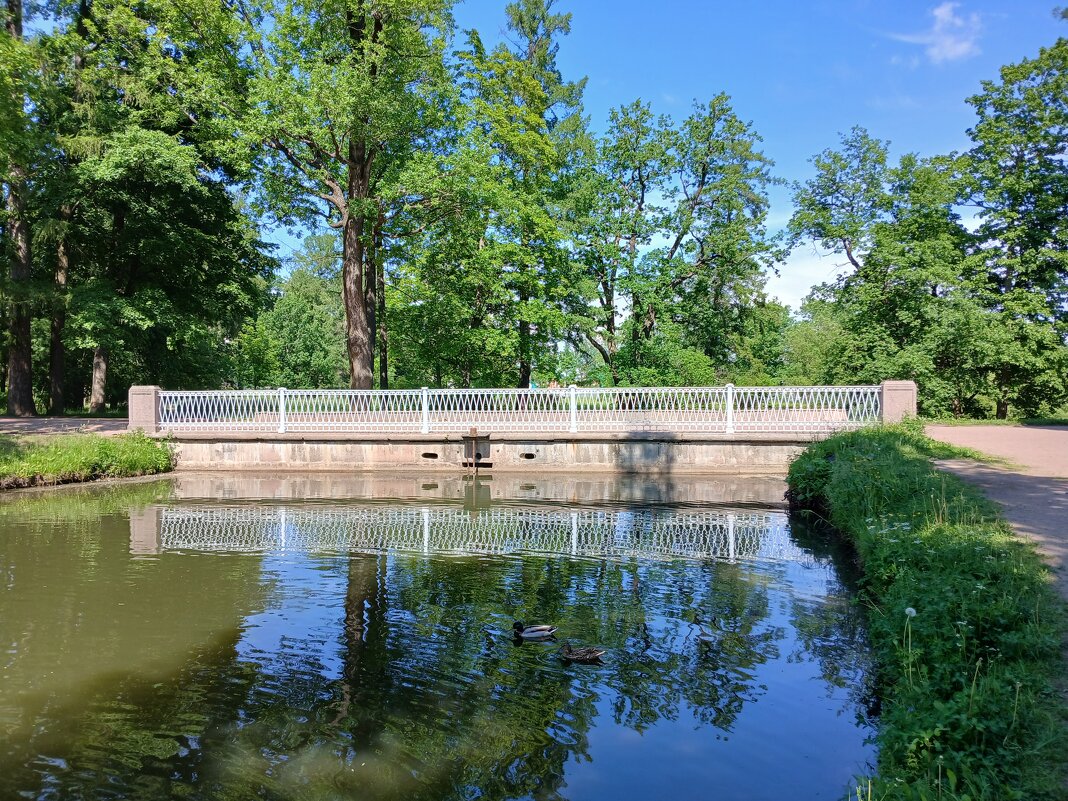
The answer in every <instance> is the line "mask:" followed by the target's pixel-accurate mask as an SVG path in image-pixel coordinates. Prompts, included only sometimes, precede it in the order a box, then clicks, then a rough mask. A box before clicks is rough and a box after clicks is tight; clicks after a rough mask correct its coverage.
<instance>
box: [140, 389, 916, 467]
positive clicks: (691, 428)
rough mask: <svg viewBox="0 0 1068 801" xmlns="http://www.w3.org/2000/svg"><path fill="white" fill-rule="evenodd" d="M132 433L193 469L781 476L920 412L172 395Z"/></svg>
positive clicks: (514, 398) (517, 396)
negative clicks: (829, 443)
mask: <svg viewBox="0 0 1068 801" xmlns="http://www.w3.org/2000/svg"><path fill="white" fill-rule="evenodd" d="M129 409H130V418H129V428H130V430H137V429H141V430H144V431H145V432H147V433H148V434H150V435H152V436H169V437H171V438H173V439H174V440H175V442H176V450H177V455H178V463H179V467H181V468H191V469H216V468H234V469H264V468H266V469H278V468H280V467H283V468H284V467H291V468H302V469H313V470H358V469H375V470H382V469H419V470H425V469H428V468H429V469H452V470H459V469H483V470H486V469H495V470H509V469H524V470H531V469H539V470H553V469H559V470H575V469H579V470H585V469H591V470H614V471H622V472H660V473H663V472H672V471H679V472H707V471H719V470H727V471H736V472H738V471H740V472H745V471H746V470H749V471H750V472H781V471H782V469H784V466H785V465H786V464H788V462H789V460H790V459H791V458H793V456H795V455H796V454H797V453H798V452H799V451H800V449H801V448H802V447H803V446H804V444H805V443H807V442H810V441H812V440H814V439H820V438H822V437H825V436H828V435H829V434H831V433H833V432H835V431H840V430H844V429H851V428H858V427H861V426H866V425H871V424H873V423H877V422H880V421H897V420H900V419H902V418H904V417H906V416H909V415H914V414H915V412H916V385H915V384H914V383H913V382H911V381H887V382H883V383H882V384H881V385H877V386H824V387H735V386H733V385H730V384H728V385H726V386H723V387H640V388H632V387H611V388H601V387H593V388H585V387H584V388H580V387H575V386H572V387H564V388H543V389H542V388H539V389H436V390H432V389H427V388H422V389H414V390H407V389H405V390H289V389H285V388H278V389H268V390H232V391H165V390H162V389H161V388H159V387H143V386H135V387H131V389H130V405H129Z"/></svg>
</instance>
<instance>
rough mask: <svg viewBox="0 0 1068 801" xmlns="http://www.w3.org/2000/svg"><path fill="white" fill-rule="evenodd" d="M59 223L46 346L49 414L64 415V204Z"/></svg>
mask: <svg viewBox="0 0 1068 801" xmlns="http://www.w3.org/2000/svg"><path fill="white" fill-rule="evenodd" d="M59 218H60V221H61V222H62V223H63V224H64V226H63V230H62V231H61V232H60V235H59V242H58V244H57V245H56V277H55V290H56V297H55V298H54V300H53V305H52V332H51V341H50V342H49V347H48V413H49V414H57V415H58V414H63V409H64V407H65V403H64V397H63V383H64V380H65V378H66V376H65V367H66V360H67V351H66V348H65V347H64V346H63V329H64V328H65V327H66V325H67V279H68V277H69V276H70V252H69V251H68V250H67V228H66V224H68V223H69V222H70V218H71V209H70V206H68V205H67V204H63V205H62V206H60V209H59Z"/></svg>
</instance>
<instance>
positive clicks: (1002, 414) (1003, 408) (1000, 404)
mask: <svg viewBox="0 0 1068 801" xmlns="http://www.w3.org/2000/svg"><path fill="white" fill-rule="evenodd" d="M988 408H989V407H988ZM995 416H996V417H997V419H998V420H1008V419H1009V402H1008V400H1006V399H1005V398H998V401H997V409H996V411H995Z"/></svg>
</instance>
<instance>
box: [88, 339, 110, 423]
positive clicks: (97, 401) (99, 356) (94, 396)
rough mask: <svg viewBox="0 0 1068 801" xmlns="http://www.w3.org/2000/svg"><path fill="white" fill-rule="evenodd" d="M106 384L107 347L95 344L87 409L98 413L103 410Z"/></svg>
mask: <svg viewBox="0 0 1068 801" xmlns="http://www.w3.org/2000/svg"><path fill="white" fill-rule="evenodd" d="M107 385H108V349H107V348H106V347H104V346H103V345H97V346H96V350H94V351H93V387H92V389H91V390H90V391H89V411H90V413H92V414H100V413H101V412H103V411H104V406H105V397H106V394H105V393H106V392H107Z"/></svg>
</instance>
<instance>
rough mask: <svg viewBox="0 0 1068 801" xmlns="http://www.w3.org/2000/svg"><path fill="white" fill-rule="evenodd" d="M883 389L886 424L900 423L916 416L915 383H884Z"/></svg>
mask: <svg viewBox="0 0 1068 801" xmlns="http://www.w3.org/2000/svg"><path fill="white" fill-rule="evenodd" d="M881 387H882V414H883V422H884V423H900V422H901V421H902V420H904V419H906V418H908V417H915V416H916V382H915V381H884V382H883V383H882V385H881Z"/></svg>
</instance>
